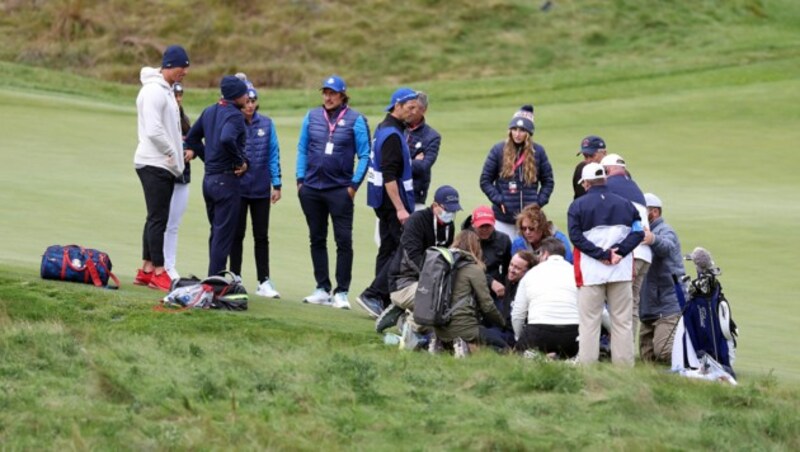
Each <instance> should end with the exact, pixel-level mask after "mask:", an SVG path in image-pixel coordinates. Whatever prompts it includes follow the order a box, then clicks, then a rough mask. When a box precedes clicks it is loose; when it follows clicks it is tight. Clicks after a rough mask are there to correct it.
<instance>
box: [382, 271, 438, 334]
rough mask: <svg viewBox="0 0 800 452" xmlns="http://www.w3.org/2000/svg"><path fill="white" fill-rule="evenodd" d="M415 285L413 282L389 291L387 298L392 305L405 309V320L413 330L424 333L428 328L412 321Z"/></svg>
mask: <svg viewBox="0 0 800 452" xmlns="http://www.w3.org/2000/svg"><path fill="white" fill-rule="evenodd" d="M417 285H418V283H417V282H414V283H411V284H410V285H408V286H406V287H404V288H402V289H400V290H396V291H394V292H392V293H390V294H389V300H391V302H392V304H393V305H395V306H397V307H398V308H402V309H404V310H405V311H406V313H407V315H406V322H407V323H408V324H409V325H410V326H411V329H412V330H413V331H415V332H417V333H421V334H424V333H427V332H429V331H430V329H428V328H426V327H422V326H419V325H417V324H416V323H414V315H413V314H412V312H414V294H416V293H417Z"/></svg>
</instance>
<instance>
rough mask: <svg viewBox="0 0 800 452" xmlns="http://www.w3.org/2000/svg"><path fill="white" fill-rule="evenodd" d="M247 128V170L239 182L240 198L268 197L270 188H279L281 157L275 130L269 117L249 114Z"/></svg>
mask: <svg viewBox="0 0 800 452" xmlns="http://www.w3.org/2000/svg"><path fill="white" fill-rule="evenodd" d="M246 128H247V145H246V146H245V154H246V155H247V160H248V162H249V163H248V169H247V172H245V173H244V174H242V177H241V179H239V184H240V185H241V189H242V198H254V199H259V198H269V196H270V188H271V187H275V188H276V189H279V190H280V188H281V157H280V152H281V150H280V146H279V145H278V134H277V132H275V127H274V123H273V122H272V119H270V118H269V117H267V116H262V115H259V114H258V112H256V113H255V114H253V119H252V120H251V121H250V124H246Z"/></svg>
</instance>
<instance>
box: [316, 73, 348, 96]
mask: <svg viewBox="0 0 800 452" xmlns="http://www.w3.org/2000/svg"><path fill="white" fill-rule="evenodd" d="M325 88H328V89H329V90H332V91H335V92H337V93H343V92H345V91H347V85H346V84H345V83H344V80H343V79H342V78H341V77H339V76H338V75H331V76H330V77H328V78H326V79H325V81H324V82H322V87H321V88H320V89H321V90H323V89H325Z"/></svg>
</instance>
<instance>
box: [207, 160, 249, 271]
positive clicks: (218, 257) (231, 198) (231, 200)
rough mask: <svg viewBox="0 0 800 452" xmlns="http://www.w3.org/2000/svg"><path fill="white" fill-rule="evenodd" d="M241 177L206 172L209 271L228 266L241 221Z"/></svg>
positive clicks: (223, 268) (231, 174)
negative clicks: (237, 227) (209, 231)
mask: <svg viewBox="0 0 800 452" xmlns="http://www.w3.org/2000/svg"><path fill="white" fill-rule="evenodd" d="M239 193H240V189H239V178H238V177H237V176H236V175H234V174H233V173H222V174H206V176H205V177H204V178H203V199H205V201H206V214H207V215H208V222H209V224H210V225H211V233H210V235H209V237H208V256H209V257H208V274H209V275H215V274H217V273H219V272H221V271H224V270H225V267H226V265H227V263H228V256H229V255H230V253H231V247H232V246H233V239H234V237H235V235H236V226H237V225H238V223H239V205H240V203H241V197H240V195H239Z"/></svg>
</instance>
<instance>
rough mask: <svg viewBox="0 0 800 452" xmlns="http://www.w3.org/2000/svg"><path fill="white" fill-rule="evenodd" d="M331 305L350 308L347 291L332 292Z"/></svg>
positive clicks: (338, 307)
mask: <svg viewBox="0 0 800 452" xmlns="http://www.w3.org/2000/svg"><path fill="white" fill-rule="evenodd" d="M331 306H333V307H334V308H336V309H350V301H349V300H347V292H337V293H335V294H333V301H332V302H331Z"/></svg>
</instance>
